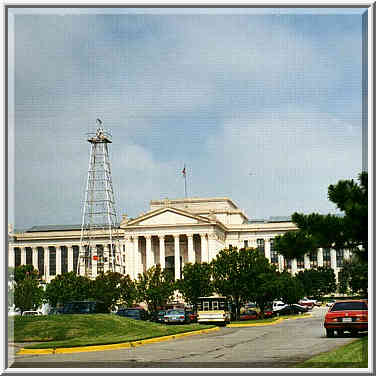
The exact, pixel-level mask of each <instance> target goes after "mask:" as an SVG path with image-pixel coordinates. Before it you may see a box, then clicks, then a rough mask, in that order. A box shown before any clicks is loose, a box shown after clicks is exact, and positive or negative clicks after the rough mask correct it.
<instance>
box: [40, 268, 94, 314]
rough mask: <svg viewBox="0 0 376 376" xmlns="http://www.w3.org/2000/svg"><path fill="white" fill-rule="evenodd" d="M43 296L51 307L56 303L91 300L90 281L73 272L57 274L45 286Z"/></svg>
mask: <svg viewBox="0 0 376 376" xmlns="http://www.w3.org/2000/svg"><path fill="white" fill-rule="evenodd" d="M45 295H46V299H47V301H48V303H49V304H50V305H51V306H53V307H56V305H57V304H58V303H66V302H69V301H72V300H85V299H88V298H91V292H90V279H89V278H87V277H84V276H81V275H77V274H76V273H75V272H69V273H63V274H58V275H57V276H56V277H55V278H54V279H53V280H52V281H51V282H50V283H48V284H47V285H46V291H45Z"/></svg>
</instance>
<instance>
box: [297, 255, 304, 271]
mask: <svg viewBox="0 0 376 376" xmlns="http://www.w3.org/2000/svg"><path fill="white" fill-rule="evenodd" d="M296 264H297V267H298V269H304V256H300V257H298V258H297V259H296Z"/></svg>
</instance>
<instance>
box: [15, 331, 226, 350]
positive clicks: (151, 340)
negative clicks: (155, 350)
mask: <svg viewBox="0 0 376 376" xmlns="http://www.w3.org/2000/svg"><path fill="white" fill-rule="evenodd" d="M217 330H219V327H215V328H210V329H202V330H195V331H193V332H186V333H177V334H172V335H169V336H163V337H156V338H149V339H142V340H139V341H132V342H123V343H115V344H111V345H92V346H80V347H61V348H49V349H25V348H22V349H20V351H18V352H17V355H31V354H33V355H48V354H70V353H78V352H91V351H105V350H118V349H127V348H133V347H137V346H142V345H146V344H149V343H156V342H162V341H169V340H171V339H177V338H180V337H187V336H194V335H197V334H203V333H210V332H214V331H217Z"/></svg>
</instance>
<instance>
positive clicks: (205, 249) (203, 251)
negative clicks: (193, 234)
mask: <svg viewBox="0 0 376 376" xmlns="http://www.w3.org/2000/svg"><path fill="white" fill-rule="evenodd" d="M200 237H201V262H209V259H208V243H207V239H206V234H200Z"/></svg>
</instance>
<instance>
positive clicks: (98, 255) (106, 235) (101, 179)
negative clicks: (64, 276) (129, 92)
mask: <svg viewBox="0 0 376 376" xmlns="http://www.w3.org/2000/svg"><path fill="white" fill-rule="evenodd" d="M96 123H97V130H96V132H95V133H88V137H87V141H88V142H89V143H90V145H91V146H90V157H89V169H88V174H87V185H86V190H85V199H84V204H83V211H82V225H81V241H80V252H79V260H78V262H77V274H81V275H85V276H87V277H89V278H95V276H96V275H97V274H98V273H101V272H106V271H108V270H110V271H114V272H115V271H121V269H120V267H121V262H122V259H121V257H120V247H119V244H118V237H117V227H118V223H117V216H116V208H115V199H114V191H113V188H112V177H111V166H110V158H109V153H108V146H109V144H111V143H112V136H111V133H110V132H109V131H105V130H104V128H103V127H102V121H101V120H100V119H97V121H96Z"/></svg>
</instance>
